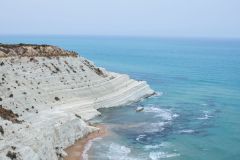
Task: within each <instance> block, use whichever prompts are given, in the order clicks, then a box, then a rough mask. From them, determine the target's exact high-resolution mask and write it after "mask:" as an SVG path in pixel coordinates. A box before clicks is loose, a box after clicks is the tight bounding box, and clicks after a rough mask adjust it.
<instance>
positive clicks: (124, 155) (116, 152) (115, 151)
mask: <svg viewBox="0 0 240 160" xmlns="http://www.w3.org/2000/svg"><path fill="white" fill-rule="evenodd" d="M130 153H131V149H130V148H128V147H126V146H123V145H119V144H116V143H112V144H110V146H109V150H108V153H107V157H108V159H109V160H137V159H136V158H132V157H130V156H129V154H130Z"/></svg>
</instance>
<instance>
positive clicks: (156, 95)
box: [152, 92, 163, 98]
mask: <svg viewBox="0 0 240 160" xmlns="http://www.w3.org/2000/svg"><path fill="white" fill-rule="evenodd" d="M162 95H163V92H155V94H154V95H153V96H152V98H158V97H160V96H162Z"/></svg>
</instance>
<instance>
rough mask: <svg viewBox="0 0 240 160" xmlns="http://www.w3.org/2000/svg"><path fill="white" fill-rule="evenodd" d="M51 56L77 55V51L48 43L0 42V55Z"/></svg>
mask: <svg viewBox="0 0 240 160" xmlns="http://www.w3.org/2000/svg"><path fill="white" fill-rule="evenodd" d="M13 56H18V57H53V56H71V57H77V53H76V52H73V51H66V50H63V49H61V48H58V47H55V46H50V45H34V44H1V43H0V57H13Z"/></svg>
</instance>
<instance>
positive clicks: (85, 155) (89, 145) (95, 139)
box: [82, 137, 102, 160]
mask: <svg viewBox="0 0 240 160" xmlns="http://www.w3.org/2000/svg"><path fill="white" fill-rule="evenodd" d="M100 139H102V138H100V137H98V138H94V139H92V140H90V141H89V142H88V143H87V144H86V145H85V147H84V150H83V153H82V158H83V160H88V151H89V150H90V148H91V147H92V144H93V142H94V141H97V140H100Z"/></svg>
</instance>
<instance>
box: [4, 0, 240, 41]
mask: <svg viewBox="0 0 240 160" xmlns="http://www.w3.org/2000/svg"><path fill="white" fill-rule="evenodd" d="M0 34H2V35H3V34H33V35H42V34H44V35H46V34H54V35H55V34H60V35H63V34H64V35H69V34H70V35H130V36H162V37H168V36H171V37H235V38H236V37H240V0H0Z"/></svg>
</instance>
